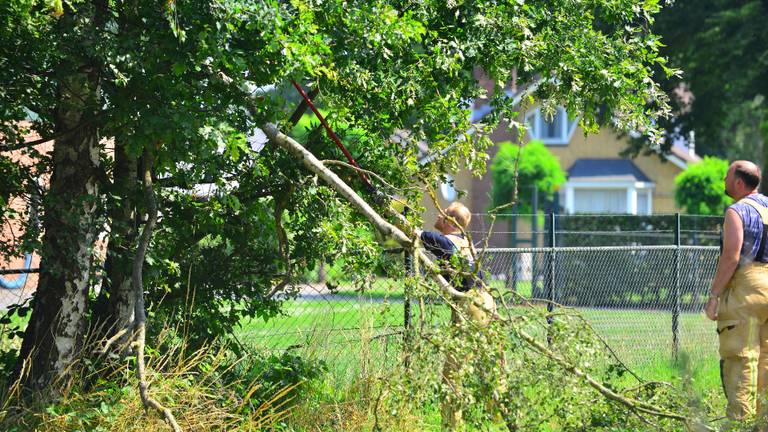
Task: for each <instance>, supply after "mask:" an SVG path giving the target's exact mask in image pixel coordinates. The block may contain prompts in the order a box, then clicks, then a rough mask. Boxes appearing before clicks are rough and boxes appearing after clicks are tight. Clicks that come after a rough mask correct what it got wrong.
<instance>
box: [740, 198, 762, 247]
mask: <svg viewBox="0 0 768 432" xmlns="http://www.w3.org/2000/svg"><path fill="white" fill-rule="evenodd" d="M739 202H742V203H744V204H747V205H749V206H750V207H752V208H753V209H755V210H757V212H758V213H759V214H760V219H762V221H763V232H761V233H760V247H759V248H757V256H755V260H757V261H760V262H762V259H763V253H765V243H766V238H765V237H766V236H765V233H766V231H765V227H766V226H768V208H766V207H765V206H764V205H762V204H760V203H758V202H757V201H755V200H753V199H752V198H749V197H747V198H744V199H742V200H741V201H739Z"/></svg>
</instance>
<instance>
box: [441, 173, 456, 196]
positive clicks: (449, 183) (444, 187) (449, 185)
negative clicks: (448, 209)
mask: <svg viewBox="0 0 768 432" xmlns="http://www.w3.org/2000/svg"><path fill="white" fill-rule="evenodd" d="M440 194H441V195H442V196H443V199H444V200H446V201H448V202H453V201H456V188H455V187H453V177H451V176H449V175H448V174H445V181H444V182H443V183H442V184H441V185H440Z"/></svg>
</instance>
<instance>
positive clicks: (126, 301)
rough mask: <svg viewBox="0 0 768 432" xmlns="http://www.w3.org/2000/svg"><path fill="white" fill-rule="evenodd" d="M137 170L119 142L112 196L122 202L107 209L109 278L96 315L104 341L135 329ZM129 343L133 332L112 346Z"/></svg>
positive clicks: (117, 143)
mask: <svg viewBox="0 0 768 432" xmlns="http://www.w3.org/2000/svg"><path fill="white" fill-rule="evenodd" d="M137 166H138V165H137V161H136V158H135V157H133V156H132V155H130V154H128V153H127V152H126V148H125V145H124V144H123V143H120V142H116V143H115V168H114V172H113V177H114V182H113V185H112V193H113V194H114V195H115V196H116V197H118V198H119V199H115V200H112V201H111V204H110V206H109V209H108V216H109V223H110V237H109V244H108V246H107V259H106V262H105V264H104V270H105V273H106V277H105V278H104V280H103V282H102V288H101V292H100V293H99V297H98V298H97V300H96V304H95V305H94V311H93V312H94V313H93V321H94V322H95V323H96V325H97V328H99V329H100V333H101V335H102V336H104V337H111V336H112V335H114V334H117V333H118V332H120V331H121V330H124V329H128V328H131V326H132V325H133V319H134V305H135V301H136V294H135V293H134V292H133V289H132V284H131V262H132V258H133V249H134V247H135V246H134V245H135V242H136V236H137V225H136V210H135V207H136V202H135V200H136V194H137V192H138V188H137V186H138V183H137V175H138V169H137ZM129 339H130V332H128V333H125V334H123V335H122V336H119V337H118V338H117V339H116V340H114V341H113V344H114V346H115V347H117V348H118V349H120V347H124V346H125V343H126V342H128V340H129Z"/></svg>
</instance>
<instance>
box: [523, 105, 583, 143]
mask: <svg viewBox="0 0 768 432" xmlns="http://www.w3.org/2000/svg"><path fill="white" fill-rule="evenodd" d="M557 114H558V115H560V116H562V118H563V119H564V120H563V121H562V122H560V136H558V137H556V138H542V136H541V132H542V131H543V130H544V123H545V122H546V118H545V116H544V115H542V113H541V108H536V109H535V110H533V111H531V112H529V113H528V114H526V115H525V121H526V123H527V124H528V136H529V137H530V138H531V139H535V140H539V141H541V142H543V143H544V144H548V145H568V143H570V142H571V138H573V133H574V132H576V123H577V122H578V119H576V118H574V119H573V120H570V119H569V118H568V112H567V111H566V110H565V108H563V107H561V106H558V107H557Z"/></svg>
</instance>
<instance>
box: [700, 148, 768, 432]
mask: <svg viewBox="0 0 768 432" xmlns="http://www.w3.org/2000/svg"><path fill="white" fill-rule="evenodd" d="M759 184H760V169H759V168H758V167H757V166H756V165H755V164H754V163H752V162H748V161H736V162H734V163H733V164H731V166H730V167H729V168H728V173H727V175H726V176H725V191H726V193H727V194H728V195H729V196H730V197H732V198H733V199H734V200H735V201H736V203H735V204H733V205H731V206H730V207H728V209H727V210H726V212H725V220H724V222H723V230H722V247H721V251H720V259H719V261H718V263H717V271H716V273H715V278H714V280H713V281H712V288H711V291H710V296H709V300H708V301H707V304H706V306H705V309H704V311H705V313H706V315H707V317H708V318H709V319H711V320H717V333H718V335H719V339H720V358H721V360H720V375H721V378H722V381H723V390H724V391H725V396H726V398H727V399H728V405H727V408H726V414H727V416H728V418H730V419H733V420H744V419H747V418H750V417H753V416H755V415H756V414H758V413H759V414H760V415H761V416H762V414H764V411H765V402H766V401H765V396H766V392H765V390H766V384H767V382H766V380H768V248H767V246H768V244H767V243H768V230H766V229H765V227H766V225H767V224H768V197H766V196H764V195H761V194H759V193H758V192H757V188H758V185H759Z"/></svg>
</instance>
